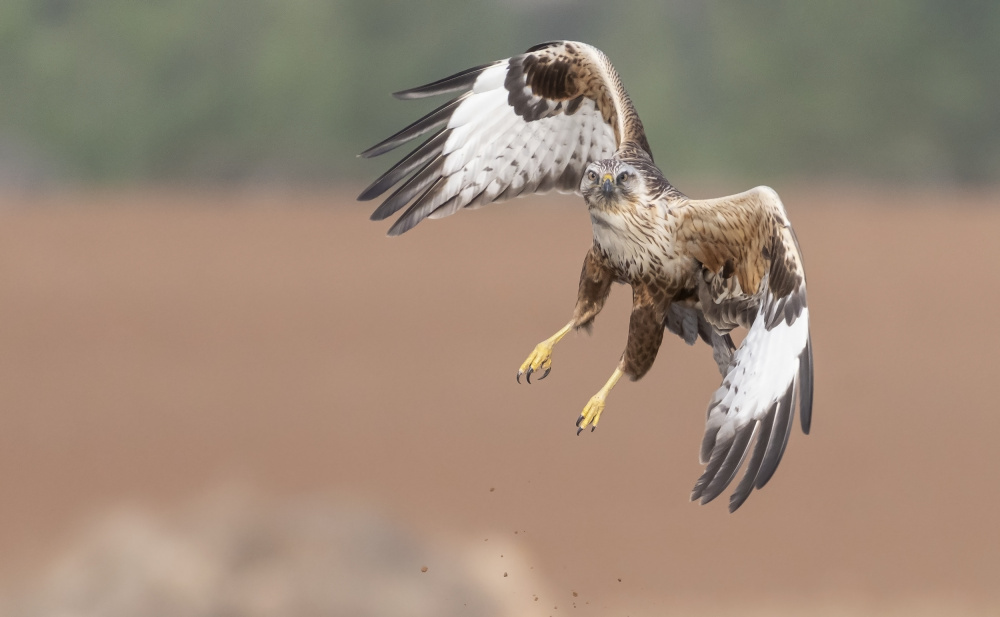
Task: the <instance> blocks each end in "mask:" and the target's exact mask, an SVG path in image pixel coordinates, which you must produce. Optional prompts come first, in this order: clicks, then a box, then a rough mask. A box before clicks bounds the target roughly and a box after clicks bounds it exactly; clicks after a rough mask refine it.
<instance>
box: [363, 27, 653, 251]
mask: <svg viewBox="0 0 1000 617" xmlns="http://www.w3.org/2000/svg"><path fill="white" fill-rule="evenodd" d="M456 92H457V93H459V94H458V96H457V97H456V98H454V99H452V100H450V101H448V102H447V103H445V104H443V105H441V106H440V107H438V108H437V109H435V110H434V111H432V112H430V113H429V114H427V115H425V116H423V117H422V118H420V119H419V120H417V121H416V122H414V123H413V124H411V125H409V126H407V127H406V128H404V129H403V130H401V131H399V132H397V133H396V134H394V135H392V136H391V137H389V138H387V139H385V140H383V141H381V142H379V143H378V144H376V145H374V146H372V147H371V148H369V149H368V150H365V151H364V152H362V153H361V156H363V157H366V158H367V157H373V156H378V155H380V154H384V153H386V152H389V151H390V150H392V149H394V148H396V147H398V146H400V145H402V144H405V143H407V142H409V141H411V140H413V139H416V138H417V137H419V136H421V135H424V134H426V133H430V132H432V131H437V132H436V133H433V135H432V136H431V137H430V139H428V140H427V141H425V142H424V143H423V144H421V145H420V146H419V147H418V148H417V149H416V150H414V151H413V152H411V153H410V154H409V155H407V156H406V157H404V158H403V160H402V161H400V162H399V163H396V165H394V166H393V167H392V168H391V169H389V170H388V171H387V172H385V173H384V174H382V175H381V176H380V177H379V178H378V179H377V180H375V182H373V183H372V184H371V185H370V186H369V187H368V188H366V189H365V190H364V191H363V192H362V193H361V195H359V197H358V199H360V200H362V201H363V200H368V199H374V198H375V197H378V196H379V195H381V194H383V193H385V192H386V191H388V190H389V189H390V188H392V187H393V186H394V185H396V184H399V185H400V188H398V189H397V190H396V191H395V192H393V193H392V194H391V195H390V196H389V197H388V198H386V200H385V201H384V202H383V203H382V204H381V205H380V206H379V207H378V208H376V210H375V212H374V213H373V214H372V218H373V219H375V220H380V219H384V218H387V217H389V216H391V215H392V214H394V213H396V212H398V211H399V210H402V209H403V208H406V210H405V212H404V213H403V215H402V216H400V218H399V219H397V221H396V222H395V223H394V224H393V225H392V226H391V227H390V229H389V233H390V235H396V234H400V233H404V232H405V231H407V230H409V229H412V228H413V227H414V226H415V225H416V224H418V223H419V222H420V221H421V220H423V219H424V218H427V217H434V218H441V217H444V216H448V215H449V214H452V213H454V212H456V211H458V210H460V209H461V208H464V207H479V206H483V205H487V204H489V203H492V202H496V201H502V200H506V199H511V198H513V197H518V196H521V195H527V194H531V193H542V192H546V191H550V190H560V191H579V186H580V180H581V179H582V176H583V172H584V170H585V169H586V167H587V165H588V164H589V163H590V162H592V161H595V160H599V159H603V158H610V157H611V156H612V155H614V154H615V152H617V151H621V150H622V149H629V148H631V149H640V150H643V151H645V152H646V153H647V154H648V155H649V156H650V158H651V157H652V154H651V153H650V152H649V144H648V143H647V141H646V137H645V134H644V131H643V128H642V123H641V122H640V121H639V118H638V115H637V114H636V113H635V109H634V107H633V105H632V102H631V100H630V99H629V97H628V94H627V93H626V92H625V90H624V88H623V87H622V85H621V79H620V78H619V77H618V73H617V72H616V71H615V69H614V67H613V66H612V65H611V63H610V61H609V60H608V59H607V57H606V56H605V55H604V53H603V52H601V51H600V50H598V49H596V48H594V47H591V46H589V45H586V44H583V43H575V42H571V41H557V42H553V43H545V44H542V45H537V46H535V47H533V48H531V49H530V50H528V51H527V52H526V53H524V54H521V55H518V56H513V57H511V58H507V59H506V60H500V61H497V62H492V63H489V64H484V65H481V66H478V67H475V68H472V69H468V70H466V71H462V72H460V73H456V74H455V75H452V76H450V77H446V78H444V79H441V80H438V81H436V82H433V83H431V84H427V85H426V86H420V87H418V88H413V89H410V90H404V91H402V92H397V93H396V94H395V96H396V97H398V98H401V99H417V98H424V97H428V96H433V95H437V94H446V93H456ZM410 174H412V175H410Z"/></svg>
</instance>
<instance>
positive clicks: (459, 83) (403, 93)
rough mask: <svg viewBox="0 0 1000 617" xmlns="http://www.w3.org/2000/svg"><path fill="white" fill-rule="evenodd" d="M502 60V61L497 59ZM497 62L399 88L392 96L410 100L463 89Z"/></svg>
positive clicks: (470, 85) (469, 86) (468, 86)
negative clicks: (420, 84) (408, 87)
mask: <svg viewBox="0 0 1000 617" xmlns="http://www.w3.org/2000/svg"><path fill="white" fill-rule="evenodd" d="M499 62H502V61H499ZM499 62H490V63H488V64H481V65H479V66H474V67H472V68H471V69H466V70H464V71H461V72H459V73H455V74H454V75H449V76H448V77H445V78H444V79H439V80H437V81H434V82H431V83H429V84H425V85H423V86H417V87H416V88H410V89H408V90H400V91H399V92H393V93H392V96H394V97H396V98H397V99H400V100H404V101H406V100H411V99H422V98H426V97H428V96H434V95H437V94H447V93H448V92H456V91H458V90H464V89H467V88H471V87H472V84H474V83H475V82H476V79H478V78H479V74H480V73H482V72H483V71H485V70H486V69H488V68H490V67H492V66H496V65H497V64H499Z"/></svg>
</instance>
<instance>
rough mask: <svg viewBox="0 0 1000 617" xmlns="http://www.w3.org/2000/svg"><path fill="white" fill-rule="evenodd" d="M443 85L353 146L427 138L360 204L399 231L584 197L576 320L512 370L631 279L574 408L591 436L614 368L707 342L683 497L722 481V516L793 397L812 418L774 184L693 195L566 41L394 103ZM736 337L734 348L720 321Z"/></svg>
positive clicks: (799, 289) (617, 95)
mask: <svg viewBox="0 0 1000 617" xmlns="http://www.w3.org/2000/svg"><path fill="white" fill-rule="evenodd" d="M447 93H457V96H455V98H453V99H451V100H450V101H448V102H447V103H444V104H443V105H441V106H440V107H438V108H437V109H435V110H434V111H432V112H430V113H429V114H427V115H426V116H424V117H423V118H421V119H419V120H417V121H416V122H414V123H413V124H411V125H410V126H408V127H406V128H404V129H403V130H401V131H399V132H398V133H396V134H395V135H393V136H391V137H389V138H388V139H386V140H384V141H382V142H380V143H378V144H376V145H375V146H372V147H371V148H369V149H368V150H365V151H364V152H363V153H361V155H360V156H362V157H366V158H367V157H373V156H378V155H380V154H383V153H385V152H388V151H390V150H392V149H394V148H396V147H397V146H400V145H402V144H405V143H407V142H410V141H411V140H414V139H416V138H417V137H419V136H422V135H426V134H428V133H429V134H430V135H429V137H428V138H427V139H426V140H425V141H423V143H421V144H420V145H419V146H418V147H417V148H416V149H414V150H413V151H412V152H411V153H410V154H408V155H407V156H405V157H403V159H402V160H400V161H399V162H398V163H396V164H395V165H394V166H392V168H391V169H389V170H388V171H387V172H385V173H384V174H382V175H381V176H380V177H379V178H378V179H377V180H375V182H373V183H372V184H371V186H369V187H368V188H366V189H365V190H364V191H363V192H362V193H361V195H359V197H358V199H359V200H362V201H364V200H370V199H374V198H376V197H378V196H380V195H382V194H383V193H385V192H386V191H388V190H389V189H390V188H392V187H393V186H395V185H397V184H399V187H398V188H396V190H395V191H394V192H393V193H392V194H391V195H390V196H389V197H388V198H386V199H385V201H383V202H382V204H381V205H379V206H378V208H377V209H376V210H375V211H374V213H373V214H372V216H371V218H372V220H383V219H385V218H387V217H389V216H391V215H393V214H395V213H396V212H397V211H399V210H401V209H403V208H404V207H405V208H406V211H405V212H403V214H402V215H401V216H400V217H399V218H397V219H396V221H395V222H394V223H393V225H392V226H391V227H390V228H389V235H390V236H395V235H399V234H402V233H404V232H406V231H408V230H410V229H412V228H413V227H414V226H415V225H416V224H417V223H419V222H420V221H422V220H424V219H425V218H428V217H430V218H440V217H445V216H448V215H450V214H454V213H455V212H457V211H458V210H460V209H462V208H477V207H480V206H485V205H488V204H491V203H494V202H499V201H503V200H506V199H510V198H513V197H518V196H524V195H530V194H533V193H541V192H545V191H549V190H553V189H554V190H558V191H562V192H577V193H580V194H582V195H583V199H584V202H585V203H586V205H587V209H588V212H589V213H590V220H591V223H592V226H593V234H594V243H593V246H592V247H591V248H590V250H589V251H588V253H587V255H586V257H585V258H584V261H583V272H582V273H581V276H580V285H579V291H578V294H577V301H576V308H575V309H574V311H573V317H572V319H570V320H569V322H568V323H567V324H566V325H565V326H563V327H562V328H561V329H560V330H559V331H558V332H556V333H555V334H554V335H552V336H551V337H550V338H548V339H546V340H544V341H542V342H541V343H539V344H538V345H537V346H536V347H535V349H534V350H533V351H532V352H531V354H530V355H529V356H528V358H527V359H526V360H525V361H524V363H523V364H522V365H521V367H520V369H519V370H518V372H517V379H518V381H519V382H520V380H521V377H522V376H523V377H525V379H526V381H527V382H528V383H530V382H531V377H532V376H533V375H534V376H536V379H542V378H544V377H545V376H547V375H548V374H549V370H550V369H551V365H552V349H553V346H554V345H555V344H556V343H557V342H559V340H560V339H562V338H563V337H564V336H565V335H566V334H567V333H568V332H570V331H571V330H575V329H580V328H587V329H589V327H590V326H591V324H592V322H593V320H594V318H595V317H596V316H597V314H598V313H599V312H600V311H601V308H602V307H603V306H604V301H605V299H606V298H607V297H608V293H609V291H610V289H611V284H612V283H623V284H626V283H627V284H628V285H630V286H631V288H632V298H633V305H632V314H631V317H630V319H629V330H628V341H627V343H626V346H625V351H624V353H623V354H622V356H621V359H620V360H619V362H618V366H617V367H616V368H615V370H614V372H613V373H612V375H611V378H610V379H608V381H607V383H606V384H605V385H604V387H602V388H601V389H600V390H599V391H598V392H597V394H595V395H594V396H593V397H591V399H590V401H589V402H588V403H587V405H586V406H585V407H584V409H583V412H582V413H581V414H580V416H579V418H578V420H577V422H576V426H577V434H579V433H580V431H582V430H583V429H584V428H586V427H588V426H589V427H591V430H593V429H594V428H595V427H596V426H597V423H598V421H599V420H600V419H601V413H602V412H603V411H604V407H605V401H606V399H607V397H608V393H609V392H610V391H611V389H612V388H613V387H614V386H615V384H616V383H617V382H618V380H619V379H620V378H621V377H622V376H623V375H625V376H628V377H629V378H630V379H632V380H633V381H634V380H637V379H639V378H641V377H642V376H643V375H644V374H645V373H646V371H648V370H649V369H650V367H651V366H652V364H653V360H654V359H655V358H656V353H657V350H658V349H659V347H660V342H661V341H662V339H663V331H664V330H665V329H666V330H669V331H670V332H672V333H674V334H677V335H679V336H680V337H682V338H683V339H684V340H685V341H686V342H687V343H688V344H690V345H693V344H694V343H695V342H696V341H697V340H698V339H699V338H700V339H702V340H703V341H705V342H706V343H708V344H709V345H711V347H712V351H713V356H714V359H715V361H716V363H717V364H718V368H719V372H720V373H721V374H722V385H721V386H720V387H719V388H718V390H716V391H715V394H714V396H713V397H712V399H711V401H710V402H709V404H708V419H707V421H706V427H705V435H704V439H703V441H702V445H701V456H700V460H701V463H702V464H704V465H705V466H706V467H705V469H704V473H703V474H702V475H701V477H700V478H699V479H698V481H697V483H696V484H695V486H694V490H693V492H692V494H691V499H692V500H696V499H700V500H701V503H703V504H704V503H707V502H709V501H711V500H712V499H714V498H715V497H717V496H718V495H719V494H720V493H722V491H724V490H725V489H726V487H727V486H729V484H730V483H731V482H732V481H733V479H734V477H735V476H736V474H737V472H738V470H739V468H740V467H741V465H742V464H743V462H744V461H745V460H746V461H747V462H746V466H745V471H744V475H743V478H742V480H741V481H740V483H739V485H738V486H737V487H736V489H735V491H734V492H733V493H732V496H731V497H730V500H729V510H730V511H731V512H732V511H735V510H736V509H737V508H739V507H740V505H742V504H743V502H744V501H745V500H746V498H747V497H748V496H749V495H750V492H751V491H752V490H753V489H755V488H756V489H760V488H762V487H763V486H764V485H765V484H766V483H767V482H768V480H769V479H770V478H771V476H772V474H773V473H774V470H775V468H776V467H777V466H778V463H779V461H780V460H781V456H782V454H783V453H784V450H785V446H786V445H787V443H788V437H789V434H790V432H791V428H792V424H793V419H794V415H795V409H796V408H798V410H799V419H800V421H801V425H802V432H803V433H807V434H808V432H809V425H810V420H811V416H812V395H813V363H812V345H811V342H810V335H809V309H808V308H807V305H806V279H805V272H804V270H803V267H802V256H801V254H800V252H799V246H798V241H797V240H796V238H795V233H794V232H793V231H792V228H791V225H790V224H789V222H788V217H787V216H786V214H785V209H784V207H783V205H782V203H781V200H780V199H779V198H778V195H777V193H775V192H774V191H773V190H772V189H770V188H768V187H764V186H761V187H757V188H755V189H751V190H749V191H746V192H745V193H740V194H738V195H732V196H729V197H721V198H717V199H705V200H695V199H690V198H689V197H687V196H686V195H684V194H683V193H681V192H680V191H678V190H677V189H676V188H674V187H673V186H672V185H671V184H670V183H669V182H668V181H667V179H666V178H665V177H664V175H663V173H662V172H661V171H660V170H659V168H657V167H656V165H655V164H654V163H653V153H652V150H651V149H650V146H649V143H648V141H647V140H646V135H645V133H644V131H643V127H642V122H640V120H639V116H638V115H637V113H636V110H635V107H634V106H633V105H632V101H631V99H630V98H629V96H628V94H627V93H626V92H625V89H624V87H623V86H622V83H621V79H620V78H619V76H618V73H617V72H616V71H615V69H614V67H613V66H612V65H611V62H610V61H609V60H608V58H607V56H606V55H604V53H603V52H601V51H600V50H599V49H597V48H595V47H592V46H590V45H586V44H584V43H577V42H572V41H556V42H550V43H544V44H542V45H537V46H535V47H532V48H531V49H529V50H528V51H526V52H525V53H523V54H520V55H517V56H513V57H511V58H507V59H505V60H499V61H496V62H491V63H489V64H484V65H482V66H477V67H475V68H471V69H468V70H466V71H462V72H461V73H457V74H455V75H452V76H451V77H446V78H444V79H441V80H439V81H436V82H434V83H431V84H428V85H426V86H421V87H419V88H414V89H412V90H404V91H402V92H397V93H396V94H395V96H396V97H397V98H400V99H419V98H424V97H429V96H434V95H439V94H447ZM737 327H742V328H745V329H746V336H745V338H744V340H743V342H742V344H741V345H740V347H739V349H736V347H735V345H734V343H733V340H732V338H731V337H730V332H731V331H732V330H733V329H735V328H737Z"/></svg>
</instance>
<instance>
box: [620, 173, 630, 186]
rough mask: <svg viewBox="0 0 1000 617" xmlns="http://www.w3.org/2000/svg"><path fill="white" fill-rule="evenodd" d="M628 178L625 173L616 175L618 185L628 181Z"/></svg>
mask: <svg viewBox="0 0 1000 617" xmlns="http://www.w3.org/2000/svg"><path fill="white" fill-rule="evenodd" d="M628 176H629V174H628V172H627V171H623V172H621V173H620V174H618V183H619V184H621V183H622V182H625V181H626V180H628Z"/></svg>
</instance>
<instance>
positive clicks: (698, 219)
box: [677, 187, 813, 511]
mask: <svg viewBox="0 0 1000 617" xmlns="http://www.w3.org/2000/svg"><path fill="white" fill-rule="evenodd" d="M679 213H680V216H681V224H680V226H679V228H678V232H677V239H678V246H679V247H680V249H681V250H682V251H683V252H685V253H686V254H688V255H690V256H692V257H693V258H694V259H695V260H697V263H699V264H700V278H699V281H698V298H699V304H700V308H701V309H702V312H703V314H704V317H705V319H706V320H707V321H708V322H709V323H710V324H711V325H712V326H713V328H714V329H716V330H718V331H719V332H728V331H729V330H731V329H733V328H735V327H737V326H742V327H745V328H748V331H747V336H746V338H745V339H744V340H743V343H742V344H741V345H740V348H739V349H737V350H736V353H735V354H734V355H733V356H732V359H731V361H730V362H729V364H728V366H727V368H726V371H725V373H724V377H723V381H722V385H721V386H720V387H719V389H718V390H716V392H715V394H714V395H713V397H712V400H711V401H710V402H709V405H708V413H707V416H708V417H707V420H706V423H705V437H704V439H703V441H702V446H701V461H702V463H704V464H706V468H705V471H704V473H703V474H702V476H701V478H699V480H698V482H697V483H696V484H695V488H694V490H693V492H692V499H699V498H700V499H701V501H702V503H706V502H708V501H710V500H712V499H714V498H715V497H716V496H718V495H719V494H720V493H721V492H722V491H723V490H725V488H726V487H727V486H728V485H729V484H730V483H731V482H732V480H733V478H734V477H735V476H736V473H737V471H738V468H739V466H740V465H741V464H742V462H743V460H744V459H746V457H747V455H748V454H749V461H748V462H747V465H746V470H745V471H744V476H743V480H742V481H741V482H740V484H739V485H738V486H737V487H736V489H735V491H734V493H733V495H732V496H731V497H730V502H729V509H730V511H735V510H736V509H737V508H739V507H740V506H741V505H742V504H743V502H744V501H746V499H747V497H748V496H749V494H750V492H751V491H752V490H753V489H760V488H763V487H764V485H765V484H767V482H768V481H769V480H770V479H771V477H772V476H773V475H774V472H775V470H776V469H777V467H778V464H779V463H780V462H781V458H782V456H783V454H784V452H785V449H786V447H787V444H788V439H789V436H790V434H791V427H792V424H793V423H794V422H793V421H794V416H795V409H796V407H798V410H799V417H800V420H801V423H802V430H803V432H804V433H808V432H809V427H810V424H811V419H812V389H813V386H812V381H813V377H812V374H813V368H812V344H811V342H810V340H809V309H808V306H807V302H806V279H805V271H804V269H803V267H802V256H801V253H800V251H799V247H798V242H797V240H796V239H795V234H794V233H793V232H792V229H791V226H790V225H789V223H788V219H787V216H786V215H785V210H784V206H782V204H781V200H780V199H779V198H778V196H777V194H776V193H775V192H774V191H773V190H771V189H769V188H767V187H758V188H757V189H753V190H751V191H747V192H746V193H741V194H739V195H734V196H732V197H725V198H721V199H714V200H705V201H689V202H686V203H684V204H683V205H681V206H680V211H679ZM796 395H797V396H796ZM796 403H797V405H796Z"/></svg>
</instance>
